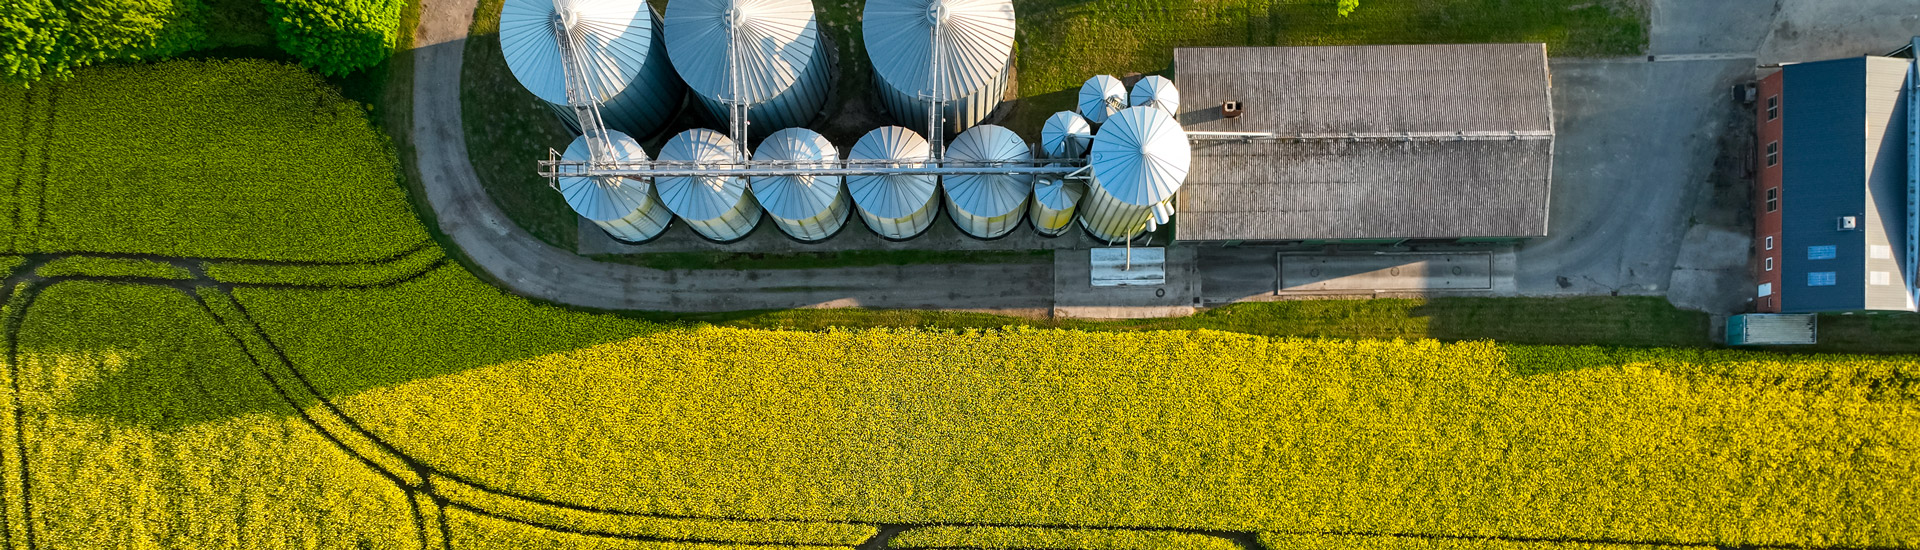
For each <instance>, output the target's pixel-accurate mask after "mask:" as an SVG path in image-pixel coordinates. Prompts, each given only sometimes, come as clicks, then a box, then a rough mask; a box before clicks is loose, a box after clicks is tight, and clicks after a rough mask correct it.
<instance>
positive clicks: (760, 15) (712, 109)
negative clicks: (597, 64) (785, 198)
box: [666, 0, 833, 136]
mask: <svg viewBox="0 0 1920 550" xmlns="http://www.w3.org/2000/svg"><path fill="white" fill-rule="evenodd" d="M666 31H667V32H666V34H667V54H668V56H670V57H672V58H673V66H674V68H675V69H678V70H679V72H680V77H681V78H684V79H686V81H687V86H688V87H689V88H691V89H692V91H693V95H694V97H697V98H699V99H700V103H701V104H702V105H704V106H705V107H706V110H707V114H708V115H710V116H712V117H713V118H714V119H715V120H719V121H722V122H725V121H727V120H728V110H729V108H728V104H729V103H731V102H739V103H744V104H746V105H749V106H751V107H750V108H749V109H748V111H747V120H749V121H751V122H752V125H751V126H749V127H748V128H749V129H750V132H751V135H754V136H766V135H771V134H772V133H773V132H775V131H778V130H781V129H785V128H794V127H799V126H804V125H806V124H807V122H808V121H811V120H813V117H814V115H816V114H818V113H819V112H820V110H821V108H822V107H824V106H825V105H826V103H827V92H828V88H827V87H828V86H829V85H831V82H830V79H831V78H832V76H833V75H832V74H830V73H831V72H832V71H830V70H829V67H828V64H829V63H831V62H832V59H831V58H832V57H833V55H832V53H831V52H829V51H828V48H827V41H826V37H825V36H823V35H821V34H820V29H819V25H818V23H817V22H816V21H815V20H814V17H813V3H812V2H809V1H808V0H674V1H673V2H671V3H670V4H669V5H668V6H667V16H666ZM735 67H738V69H739V70H738V71H737V72H738V74H735V72H736V71H735V70H734V69H735ZM736 86H737V88H736Z"/></svg>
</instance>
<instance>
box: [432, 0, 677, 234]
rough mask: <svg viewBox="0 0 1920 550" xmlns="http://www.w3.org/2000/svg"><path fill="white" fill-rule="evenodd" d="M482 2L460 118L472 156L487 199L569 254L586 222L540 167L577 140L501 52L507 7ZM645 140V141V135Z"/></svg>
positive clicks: (463, 74)
mask: <svg viewBox="0 0 1920 550" xmlns="http://www.w3.org/2000/svg"><path fill="white" fill-rule="evenodd" d="M503 3H504V0H480V5H479V7H478V8H476V9H475V10H474V12H473V30H472V32H470V33H468V35H467V40H466V42H465V45H464V47H465V48H466V51H465V53H464V54H463V56H464V57H463V59H464V61H463V63H464V64H465V65H464V66H462V67H461V69H460V112H461V113H462V114H461V117H462V120H461V123H462V127H464V128H465V129H466V134H467V136H466V139H467V158H468V159H469V160H470V161H472V162H473V171H474V174H475V175H477V176H479V178H480V185H481V186H482V187H485V188H486V189H487V195H488V196H490V197H493V202H494V204H496V205H499V207H500V211H501V212H502V213H504V214H506V216H507V219H510V220H513V222H514V223H515V224H518V225H519V226H520V228H521V229H525V230H527V233H530V234H532V235H533V236H534V238H537V239H540V240H541V242H545V243H547V244H550V245H553V246H554V247H556V248H559V249H561V250H566V251H569V252H571V251H573V250H576V249H578V248H579V227H578V223H579V217H578V216H576V215H575V214H574V213H573V209H572V208H571V207H568V206H567V201H566V199H565V198H563V197H561V196H560V193H559V192H558V191H554V190H553V189H552V188H550V187H548V186H547V180H546V179H545V178H541V177H540V176H539V175H538V174H536V173H535V170H534V168H535V167H534V162H535V161H537V160H539V159H544V158H547V150H548V149H552V150H556V151H564V150H566V148H567V144H568V143H571V142H572V141H573V134H572V133H571V132H569V131H568V130H567V127H566V125H564V124H561V123H560V120H559V119H558V118H556V117H554V116H553V112H552V111H550V110H548V108H547V106H546V104H545V103H543V102H541V101H540V99H539V98H536V97H534V96H533V93H532V92H528V91H527V89H526V88H525V87H522V86H521V85H520V81H519V80H515V79H514V77H513V73H512V72H511V71H509V70H508V69H507V61H506V59H505V58H504V57H502V56H501V53H500V6H501V5H502V4H503ZM641 137H644V136H641Z"/></svg>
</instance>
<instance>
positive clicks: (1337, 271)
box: [1279, 253, 1493, 293]
mask: <svg viewBox="0 0 1920 550" xmlns="http://www.w3.org/2000/svg"><path fill="white" fill-rule="evenodd" d="M1279 266H1280V267H1279V270H1280V290H1279V292H1281V293H1288V292H1338V291H1349V292H1351V291H1376V290H1491V289H1492V288H1493V255H1492V254H1489V253H1467V254H1370V255H1353V256H1294V255H1281V256H1279Z"/></svg>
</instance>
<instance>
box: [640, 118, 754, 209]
mask: <svg viewBox="0 0 1920 550" xmlns="http://www.w3.org/2000/svg"><path fill="white" fill-rule="evenodd" d="M660 160H663V161H679V162H694V163H698V164H699V165H700V167H701V168H707V169H724V167H722V166H719V165H729V164H736V163H739V162H740V161H741V160H742V159H741V158H740V150H739V148H738V146H736V145H734V143H733V139H732V138H728V137H727V135H726V134H722V133H720V132H715V131H713V130H709V129H706V128H694V129H692V130H687V131H685V132H681V133H680V134H678V135H675V136H673V139H670V140H667V144H666V145H663V146H661V147H660ZM654 185H656V186H658V191H659V192H660V202H662V203H665V204H666V206H667V209H668V210H672V211H673V213H674V214H677V215H679V216H680V217H682V218H686V219H689V220H710V219H713V218H717V217H720V216H723V215H726V214H728V213H729V212H731V211H732V210H733V209H734V206H735V205H737V204H739V203H740V198H741V196H743V195H746V194H747V179H746V178H744V177H738V176H735V177H723V176H678V177H665V178H659V179H658V180H657V181H655V182H654ZM754 215H756V216H757V215H759V214H758V213H755V214H754Z"/></svg>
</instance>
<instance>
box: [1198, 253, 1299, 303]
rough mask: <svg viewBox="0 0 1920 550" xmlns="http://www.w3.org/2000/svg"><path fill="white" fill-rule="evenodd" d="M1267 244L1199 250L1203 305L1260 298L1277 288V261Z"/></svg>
mask: <svg viewBox="0 0 1920 550" xmlns="http://www.w3.org/2000/svg"><path fill="white" fill-rule="evenodd" d="M1274 252H1275V251H1274V249H1273V248H1270V247H1244V248H1242V247H1228V248H1214V247H1207V248H1201V249H1200V250H1199V255H1198V259H1197V262H1198V264H1199V270H1200V291H1199V295H1200V297H1201V304H1202V305H1207V306H1211V305H1215V304H1227V303H1234V302H1245V301H1260V300H1263V299H1267V298H1271V297H1272V296H1273V295H1274V293H1276V292H1278V291H1279V290H1280V271H1279V265H1278V264H1276V263H1275V262H1274V261H1273V257H1274Z"/></svg>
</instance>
